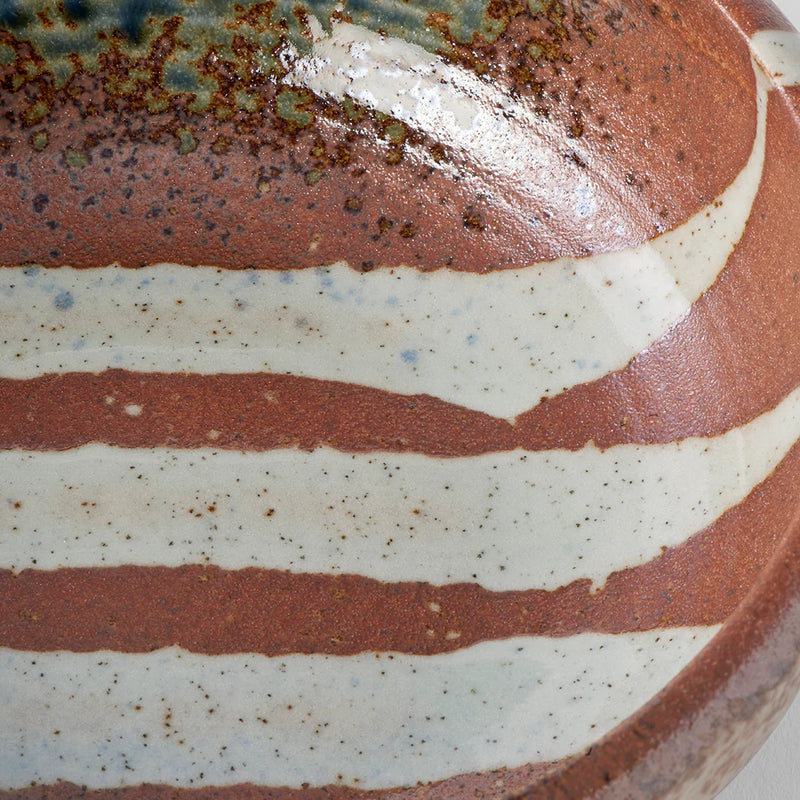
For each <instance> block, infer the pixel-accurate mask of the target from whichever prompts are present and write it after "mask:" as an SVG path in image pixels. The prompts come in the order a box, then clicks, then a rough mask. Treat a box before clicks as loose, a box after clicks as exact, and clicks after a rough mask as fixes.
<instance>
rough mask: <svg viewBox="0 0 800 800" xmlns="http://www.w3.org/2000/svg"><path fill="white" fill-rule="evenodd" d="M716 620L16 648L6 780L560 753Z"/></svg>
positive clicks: (270, 772) (407, 764) (315, 779)
mask: <svg viewBox="0 0 800 800" xmlns="http://www.w3.org/2000/svg"><path fill="white" fill-rule="evenodd" d="M716 631H717V628H716V627H714V628H696V629H692V628H684V629H676V630H660V631H656V632H648V633H638V634H628V635H621V636H604V635H597V634H583V635H580V636H574V637H570V638H567V639H545V638H520V639H511V640H507V641H498V642H488V643H484V644H480V645H476V646H474V647H471V648H468V649H465V650H462V651H458V652H456V653H452V654H449V655H440V656H427V657H425V656H407V655H401V654H397V653H394V654H387V653H383V654H380V655H376V654H375V653H368V654H364V655H358V656H349V657H336V656H321V655H316V656H301V655H296V656H288V657H282V658H279V659H277V658H275V659H273V658H266V657H263V656H257V655H252V654H247V655H237V656H214V657H208V656H198V655H194V654H191V653H187V652H185V651H181V650H177V649H169V650H162V651H158V652H154V653H149V654H142V655H130V654H119V653H110V652H94V653H86V654H76V653H69V652H55V653H31V652H25V651H13V650H0V674H2V675H3V680H2V681H0V705H2V708H3V711H4V723H3V725H2V726H0V788H7V789H15V788H20V787H24V786H27V785H29V784H30V782H31V781H37V782H40V783H45V784H47V783H52V782H55V781H57V780H66V781H72V782H74V783H77V784H79V785H88V786H89V787H92V788H102V787H111V786H118V785H121V784H138V783H144V782H149V783H166V784H168V785H173V786H204V785H205V786H209V785H212V786H213V785H230V784H236V783H245V782H252V783H255V784H257V785H271V786H280V785H287V786H295V787H297V786H300V785H301V784H302V783H303V782H308V783H310V784H312V785H324V784H328V783H346V784H351V785H353V784H355V785H357V786H359V787H360V788H383V787H390V786H396V785H401V784H414V783H416V782H417V781H430V780H437V779H441V778H446V777H449V776H452V775H456V774H460V773H465V772H471V771H478V770H489V769H493V768H497V767H500V766H503V765H511V766H521V765H523V764H525V763H529V762H537V761H548V760H553V759H558V758H561V757H563V756H567V755H570V754H572V753H575V752H577V751H579V750H580V749H582V748H584V747H586V746H587V745H589V744H591V743H592V742H593V741H595V740H596V739H597V738H599V737H600V736H602V735H603V734H604V733H606V732H607V731H609V730H610V729H611V728H613V727H614V726H615V725H616V724H618V723H619V722H620V721H622V720H623V719H624V718H625V717H626V716H628V715H630V714H631V713H632V712H634V711H635V710H636V709H637V708H639V707H640V706H641V705H642V704H643V703H644V702H646V701H647V700H648V699H649V698H650V697H652V696H653V695H654V694H656V693H657V692H658V691H659V690H660V689H661V688H663V686H664V685H665V684H666V683H667V682H668V681H669V680H670V679H671V678H672V677H674V675H675V674H677V672H678V671H679V670H680V669H681V668H683V666H685V665H686V664H687V663H688V662H689V660H690V659H691V658H692V657H693V656H694V655H695V654H696V653H697V652H698V651H699V650H700V649H701V648H702V647H703V646H704V645H705V644H706V643H707V642H708V641H709V639H710V638H711V637H712V636H713V634H714V633H715V632H716ZM232 688H234V689H235V691H232Z"/></svg>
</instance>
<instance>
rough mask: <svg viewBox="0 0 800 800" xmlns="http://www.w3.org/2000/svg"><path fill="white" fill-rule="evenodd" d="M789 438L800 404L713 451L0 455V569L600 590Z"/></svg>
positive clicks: (717, 507) (737, 498) (796, 433)
mask: <svg viewBox="0 0 800 800" xmlns="http://www.w3.org/2000/svg"><path fill="white" fill-rule="evenodd" d="M798 437H800V390H796V391H795V392H794V393H793V394H792V395H790V396H789V397H788V398H787V399H786V400H784V401H783V403H782V404H781V405H780V406H778V407H777V409H775V410H774V411H772V412H768V413H766V414H763V415H762V416H761V417H759V418H757V419H756V420H755V421H753V422H752V423H750V424H748V425H746V426H744V427H742V428H739V429H736V430H733V431H731V432H729V433H727V434H724V435H722V436H718V437H716V438H713V439H704V438H698V439H686V440H684V441H682V442H677V443H672V444H665V445H649V446H641V445H621V446H619V447H615V448H611V449H609V450H606V451H600V450H598V449H597V448H595V447H594V446H593V445H589V446H587V447H586V448H584V449H583V450H581V451H578V452H569V451H546V452H537V453H522V452H520V451H515V452H512V453H502V454H498V455H494V454H493V455H489V456H480V457H473V458H453V459H434V458H429V457H427V456H420V455H414V454H391V455H389V454H381V453H376V454H359V455H350V454H347V453H340V452H337V451H334V450H329V449H319V450H316V451H314V452H312V453H307V452H302V451H297V450H276V451H272V452H268V453H235V452H231V451H214V450H212V449H201V450H191V451H186V450H169V449H154V450H151V451H140V450H126V449H122V448H114V447H107V446H101V445H90V446H86V447H83V448H80V449H77V450H73V451H66V452H60V453H59V452H43V453H30V452H20V451H6V452H4V453H0V473H2V474H3V475H4V476H7V477H6V479H5V481H4V484H3V486H2V489H0V504H2V507H4V508H5V509H6V510H5V515H6V518H7V519H8V528H6V529H5V530H1V531H0V567H4V568H12V569H14V570H20V569H23V568H26V567H36V568H38V569H54V568H56V567H59V566H71V567H80V566H114V565H119V564H127V563H133V564H141V565H158V564H162V565H165V566H177V565H180V564H192V563H212V564H216V565H218V566H221V567H223V568H226V569H238V568H243V567H251V566H252V567H254V566H261V567H269V568H276V569H289V570H293V571H297V572H331V573H335V574H336V573H354V574H361V575H364V576H367V577H373V578H377V579H378V580H385V581H405V580H410V581H427V582H430V583H433V584H445V583H457V582H460V581H467V582H477V583H479V584H481V585H483V586H485V587H486V588H488V589H492V590H496V591H503V590H514V589H531V588H541V589H556V588H558V587H559V586H561V585H564V584H567V583H570V582H572V581H574V580H577V579H579V578H588V579H590V580H592V581H593V582H594V583H595V584H597V585H602V584H603V583H604V582H605V580H606V578H607V577H608V575H609V574H610V573H612V572H614V571H616V570H621V569H625V568H627V567H632V566H635V565H637V564H642V563H645V562H647V561H649V560H651V559H653V558H655V557H656V556H658V555H659V554H660V553H661V552H662V548H664V547H670V546H673V545H678V544H680V543H682V542H684V541H685V540H686V539H687V538H688V537H689V536H691V535H692V534H694V533H696V532H698V531H699V530H701V529H702V528H704V527H706V526H708V525H710V524H711V523H712V522H713V521H714V520H715V519H717V518H718V517H719V516H720V515H721V514H722V513H723V512H724V511H726V510H727V509H728V508H730V507H732V506H734V505H736V504H737V503H739V502H741V501H742V500H743V499H744V498H745V497H746V496H747V494H748V493H749V492H750V491H751V489H752V488H753V487H754V486H756V485H757V484H758V483H760V482H761V481H763V480H764V479H765V478H766V477H767V476H768V475H769V474H770V473H771V471H772V470H773V469H774V468H775V466H776V465H777V464H778V463H779V462H780V460H781V459H782V458H783V456H784V455H785V454H786V452H787V451H788V450H789V448H790V447H791V446H792V444H793V443H794V442H795V441H796V440H797V439H798ZM100 464H102V469H98V465H100ZM16 504H20V506H19V507H15V506H16ZM209 507H213V508H214V512H213V513H210V512H208V511H207V509H208V508H209ZM9 528H10V529H9Z"/></svg>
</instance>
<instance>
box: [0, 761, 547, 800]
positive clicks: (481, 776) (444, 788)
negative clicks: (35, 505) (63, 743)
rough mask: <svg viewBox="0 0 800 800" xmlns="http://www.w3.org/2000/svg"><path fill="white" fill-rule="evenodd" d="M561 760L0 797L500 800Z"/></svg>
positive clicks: (0, 797) (59, 787)
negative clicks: (401, 775) (389, 782)
mask: <svg viewBox="0 0 800 800" xmlns="http://www.w3.org/2000/svg"><path fill="white" fill-rule="evenodd" d="M561 763H562V762H553V763H539V764H528V765H526V766H524V767H517V768H515V769H506V768H503V769H497V770H493V771H491V772H473V773H469V774H466V775H458V776H456V777H454V778H448V779H446V780H443V781H437V782H435V783H430V784H425V785H418V786H413V787H406V788H403V787H396V788H392V789H377V790H372V791H368V790H365V789H357V788H355V787H351V786H324V787H314V786H303V787H302V788H298V789H292V788H288V787H273V786H254V785H253V784H237V785H235V786H208V787H202V788H198V789H186V788H177V787H174V786H165V785H163V784H161V785H156V784H142V785H139V786H124V787H116V788H113V789H89V788H87V787H86V786H77V785H76V784H74V783H66V782H59V783H56V784H51V785H46V786H28V787H25V788H24V789H15V790H12V791H5V792H4V791H2V790H0V800H379V798H380V799H382V800H453V798H455V797H458V798H469V797H472V798H480V799H481V800H502V798H507V797H509V796H510V795H511V794H514V793H516V792H519V791H521V790H522V789H524V788H525V787H526V786H530V785H531V784H532V783H533V782H534V781H536V780H537V779H538V778H539V777H540V776H542V775H543V774H545V773H546V772H547V771H549V770H551V769H553V768H554V767H557V766H558V765H559V764H561Z"/></svg>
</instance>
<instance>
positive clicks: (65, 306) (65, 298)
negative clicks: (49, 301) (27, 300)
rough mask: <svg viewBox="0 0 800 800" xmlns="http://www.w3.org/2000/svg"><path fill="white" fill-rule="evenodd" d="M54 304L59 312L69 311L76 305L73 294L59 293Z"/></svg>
mask: <svg viewBox="0 0 800 800" xmlns="http://www.w3.org/2000/svg"><path fill="white" fill-rule="evenodd" d="M53 304H54V305H55V307H56V308H57V309H58V310H59V311H69V309H71V308H72V306H74V305H75V298H74V297H73V296H72V293H71V292H59V293H58V294H57V295H56V296H55V297H54V298H53Z"/></svg>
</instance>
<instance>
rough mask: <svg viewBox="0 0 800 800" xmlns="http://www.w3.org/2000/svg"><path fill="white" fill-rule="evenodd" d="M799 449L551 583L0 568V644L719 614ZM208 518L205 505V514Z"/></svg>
mask: <svg viewBox="0 0 800 800" xmlns="http://www.w3.org/2000/svg"><path fill="white" fill-rule="evenodd" d="M798 485H800V445H796V446H795V448H794V449H793V450H792V452H791V453H790V454H789V456H787V458H786V459H785V460H784V462H783V463H782V464H781V465H780V466H779V467H778V468H777V469H776V471H775V473H774V474H773V475H772V476H771V477H770V478H768V479H767V480H766V481H765V482H764V483H763V484H762V485H760V486H758V487H757V488H756V489H755V490H754V491H753V492H752V493H751V494H750V496H749V497H748V498H747V499H746V500H745V501H744V502H743V503H741V504H740V505H739V506H737V507H735V508H733V509H732V510H730V511H728V512H727V513H726V514H724V515H723V516H722V517H721V518H720V519H719V520H718V521H717V522H715V523H714V524H713V525H711V526H710V527H709V528H707V529H706V530H704V531H701V532H699V533H698V534H696V535H695V536H693V537H691V538H690V539H689V540H688V541H687V542H686V543H685V544H683V545H680V546H678V547H673V548H670V549H668V550H666V551H665V552H664V553H663V555H661V556H659V557H658V558H657V559H655V560H653V561H651V562H650V563H647V564H644V565H642V566H639V567H635V568H631V569H626V570H624V571H621V572H616V573H613V574H612V575H610V576H609V578H608V580H607V582H606V584H605V586H604V587H603V588H602V589H600V590H597V591H593V590H592V586H591V582H590V581H586V580H582V581H576V582H574V583H572V584H570V585H568V586H564V587H561V588H559V589H557V590H555V591H551V592H547V591H538V590H529V591H521V592H490V591H487V590H486V589H484V588H482V587H480V586H477V585H473V584H454V585H450V586H432V585H430V584H425V583H382V582H380V581H376V580H370V579H368V578H364V577H361V576H356V575H340V576H332V575H303V574H292V573H288V572H277V571H270V570H263V569H245V570H239V571H226V570H222V569H219V568H218V567H214V566H199V565H190V566H186V567H179V568H173V569H169V568H166V567H133V566H125V567H118V568H94V569H61V570H55V571H38V570H30V569H29V570H24V571H23V572H21V573H16V574H15V573H12V572H9V571H7V570H2V571H0V602H2V607H3V608H4V609H6V613H5V615H4V617H3V618H2V619H0V646H3V647H13V648H17V649H23V650H38V651H43V650H60V649H66V650H74V651H90V650H118V651H123V652H148V651H151V650H155V649H158V648H161V647H170V646H173V645H178V646H180V647H183V648H185V649H187V650H190V651H192V652H200V653H206V654H219V653H236V652H244V653H248V652H252V653H263V654H266V655H278V654H286V653H297V652H301V653H318V652H322V653H332V654H337V655H349V654H352V653H357V652H364V651H372V650H375V651H395V652H406V653H420V654H431V653H442V652H449V651H453V650H457V649H459V648H462V647H468V646H470V645H472V644H475V643H476V642H480V641H486V640H489V639H501V638H506V637H514V636H522V635H546V636H571V635H574V634H576V633H584V632H586V631H596V632H604V633H623V632H628V631H642V630H652V629H654V628H670V627H677V626H683V625H686V626H697V625H714V624H717V623H720V622H724V621H725V619H727V617H728V616H729V615H730V614H731V612H732V611H734V609H735V608H736V606H737V605H738V604H739V603H741V602H742V600H743V599H744V598H745V597H746V596H747V594H748V591H749V589H750V586H751V584H752V583H753V580H754V579H755V578H756V576H757V575H758V573H759V572H760V571H761V569H762V568H763V567H764V565H765V564H766V563H767V562H768V561H769V559H770V556H771V554H772V553H773V552H774V550H775V547H776V545H777V544H778V543H779V541H780V539H781V536H782V533H783V532H784V531H785V530H786V529H787V528H788V527H789V526H790V525H791V524H792V522H793V517H794V515H795V514H796V505H797V500H798V498H797V497H796V495H795V487H796V486H798ZM210 513H213V511H212V512H210Z"/></svg>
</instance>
